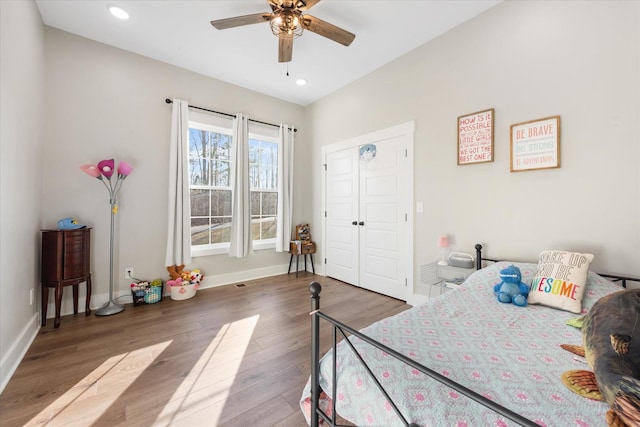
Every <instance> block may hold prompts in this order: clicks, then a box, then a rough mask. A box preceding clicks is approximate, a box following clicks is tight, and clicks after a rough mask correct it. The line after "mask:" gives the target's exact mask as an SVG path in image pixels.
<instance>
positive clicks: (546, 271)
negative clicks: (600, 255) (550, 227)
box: [528, 251, 593, 313]
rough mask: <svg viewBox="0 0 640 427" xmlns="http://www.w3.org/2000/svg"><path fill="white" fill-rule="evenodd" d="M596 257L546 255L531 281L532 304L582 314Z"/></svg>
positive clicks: (576, 254)
mask: <svg viewBox="0 0 640 427" xmlns="http://www.w3.org/2000/svg"><path fill="white" fill-rule="evenodd" d="M592 261H593V255H592V254H581V253H577V252H567V251H545V252H542V253H541V254H540V258H539V260H538V270H537V271H536V274H534V276H533V279H532V280H531V290H530V292H529V298H528V302H529V304H542V305H546V306H549V307H554V308H558V309H560V310H565V311H570V312H572V313H580V312H581V311H582V297H583V296H584V290H585V287H586V285H587V274H588V273H589V264H591V262H592Z"/></svg>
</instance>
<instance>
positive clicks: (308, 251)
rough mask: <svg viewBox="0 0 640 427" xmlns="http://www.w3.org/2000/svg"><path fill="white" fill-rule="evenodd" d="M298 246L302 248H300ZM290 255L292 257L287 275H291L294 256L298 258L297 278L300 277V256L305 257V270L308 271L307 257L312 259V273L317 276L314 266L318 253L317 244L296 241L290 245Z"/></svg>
mask: <svg viewBox="0 0 640 427" xmlns="http://www.w3.org/2000/svg"><path fill="white" fill-rule="evenodd" d="M298 245H299V246H300V248H298ZM289 253H290V254H291V257H290V258H289V270H287V274H289V273H291V263H292V262H293V256H294V255H295V257H296V277H298V261H299V260H300V255H304V270H305V271H307V255H309V257H310V258H311V271H313V274H316V268H315V267H314V265H313V254H315V253H316V244H315V242H311V241H306V242H305V241H300V240H298V241H295V242H291V243H289Z"/></svg>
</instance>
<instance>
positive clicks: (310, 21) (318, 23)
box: [302, 15, 356, 46]
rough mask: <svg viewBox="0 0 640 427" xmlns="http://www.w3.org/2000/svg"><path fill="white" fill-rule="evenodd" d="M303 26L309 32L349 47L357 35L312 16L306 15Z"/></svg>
mask: <svg viewBox="0 0 640 427" xmlns="http://www.w3.org/2000/svg"><path fill="white" fill-rule="evenodd" d="M302 26H303V27H304V29H305V30H309V31H311V32H313V33H316V34H319V35H321V36H323V37H326V38H328V39H331V40H333V41H334V42H337V43H340V44H343V45H345V46H349V45H350V44H351V42H352V41H353V39H355V38H356V35H355V34H353V33H350V32H349V31H347V30H343V29H342V28H340V27H336V26H335V25H333V24H329V23H328V22H325V21H323V20H322V19H318V18H316V17H314V16H311V15H304V17H303V20H302Z"/></svg>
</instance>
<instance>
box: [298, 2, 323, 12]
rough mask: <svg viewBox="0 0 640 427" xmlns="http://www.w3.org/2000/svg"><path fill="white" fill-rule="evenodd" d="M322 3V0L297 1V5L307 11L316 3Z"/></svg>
mask: <svg viewBox="0 0 640 427" xmlns="http://www.w3.org/2000/svg"><path fill="white" fill-rule="evenodd" d="M318 3H320V0H298V1H297V2H296V7H297V8H298V9H299V10H301V11H303V12H304V11H307V10H309V9H311V8H312V7H313V6H315V5H316V4H318Z"/></svg>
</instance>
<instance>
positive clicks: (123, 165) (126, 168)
mask: <svg viewBox="0 0 640 427" xmlns="http://www.w3.org/2000/svg"><path fill="white" fill-rule="evenodd" d="M132 171H133V167H132V166H131V165H130V164H129V163H127V162H125V161H122V160H120V164H118V175H122V176H123V177H125V176H127V175H129V174H130V173H131V172H132Z"/></svg>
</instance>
